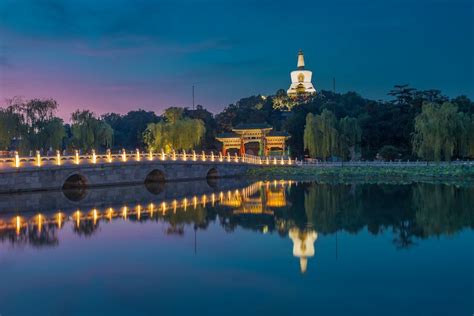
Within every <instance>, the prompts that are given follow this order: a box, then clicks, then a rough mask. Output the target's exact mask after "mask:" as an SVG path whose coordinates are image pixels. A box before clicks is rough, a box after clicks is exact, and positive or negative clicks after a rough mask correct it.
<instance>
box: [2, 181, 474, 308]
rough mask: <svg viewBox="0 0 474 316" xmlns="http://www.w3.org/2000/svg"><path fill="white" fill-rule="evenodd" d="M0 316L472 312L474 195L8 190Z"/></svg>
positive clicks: (270, 189) (187, 186)
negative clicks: (23, 193) (19, 193)
mask: <svg viewBox="0 0 474 316" xmlns="http://www.w3.org/2000/svg"><path fill="white" fill-rule="evenodd" d="M0 211H1V213H0V281H1V283H0V284H1V286H0V315H2V316H9V315H104V314H115V315H157V314H161V315H174V314H187V315H200V314H214V315H223V314H224V315H269V314H273V315H297V314H301V315H355V314H363V315H472V314H473V312H474V303H473V302H474V295H473V293H474V290H473V287H474V270H473V269H474V268H473V267H474V265H473V256H474V250H473V249H474V247H473V245H474V230H473V228H474V188H472V187H456V186H448V185H432V184H411V185H360V184H358V185H330V184H321V183H315V182H300V183H297V182H290V181H278V182H256V183H253V182H244V181H232V182H228V181H221V182H219V183H207V182H190V183H170V184H166V185H155V186H148V187H145V186H131V187H118V188H104V189H96V190H89V191H72V192H65V193H63V192H49V193H36V194H25V195H13V196H6V195H3V196H0Z"/></svg>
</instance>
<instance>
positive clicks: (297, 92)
mask: <svg viewBox="0 0 474 316" xmlns="http://www.w3.org/2000/svg"><path fill="white" fill-rule="evenodd" d="M290 76H291V85H290V88H289V89H288V91H287V93H288V95H289V96H291V97H296V96H305V95H311V94H315V93H316V89H314V87H313V84H312V83H311V77H312V76H313V72H312V71H310V70H305V69H304V55H303V52H302V51H301V49H300V51H299V52H298V69H297V70H294V71H292V72H291V74H290Z"/></svg>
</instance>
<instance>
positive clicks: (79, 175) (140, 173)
mask: <svg viewBox="0 0 474 316" xmlns="http://www.w3.org/2000/svg"><path fill="white" fill-rule="evenodd" d="M292 163H293V162H292V161H291V160H289V159H283V158H280V159H277V158H271V159H270V158H263V159H262V158H259V157H254V156H241V157H239V156H233V157H231V156H230V155H228V156H222V155H221V154H220V155H214V154H211V155H207V154H205V153H202V154H196V153H195V152H193V153H191V154H189V153H185V152H183V153H181V154H177V153H176V152H173V153H172V154H165V153H163V152H162V153H153V152H149V153H140V152H139V151H138V150H137V151H136V152H135V153H132V154H127V153H126V152H125V151H123V152H122V153H119V154H116V155H112V154H111V153H110V151H109V152H107V153H106V154H105V155H96V154H95V153H94V152H92V154H90V155H83V156H81V155H79V154H78V153H77V152H76V154H75V155H73V156H61V155H60V154H59V153H57V154H56V156H53V157H41V156H40V155H39V153H37V154H36V156H35V157H27V158H21V157H19V156H18V154H16V155H15V156H14V157H12V158H7V159H1V160H0V193H13V192H26V191H47V190H60V189H66V190H67V189H74V188H80V187H100V186H111V185H123V184H139V183H145V184H146V183H160V182H168V181H181V180H194V179H207V180H208V181H213V180H214V179H216V178H219V177H233V176H239V175H243V174H244V173H245V172H246V171H247V170H248V169H249V168H252V167H263V166H266V165H287V164H292Z"/></svg>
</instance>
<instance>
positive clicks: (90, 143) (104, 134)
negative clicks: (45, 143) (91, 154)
mask: <svg viewBox="0 0 474 316" xmlns="http://www.w3.org/2000/svg"><path fill="white" fill-rule="evenodd" d="M71 122H72V125H71V132H72V136H73V138H72V144H73V145H74V146H76V147H78V148H81V149H83V150H91V149H100V148H101V147H102V148H108V147H111V146H112V140H113V134H114V131H113V129H112V127H110V125H109V124H107V123H105V121H103V120H99V119H98V118H97V117H96V116H95V115H94V113H93V112H91V111H88V110H85V111H79V110H77V111H75V112H74V113H72V116H71Z"/></svg>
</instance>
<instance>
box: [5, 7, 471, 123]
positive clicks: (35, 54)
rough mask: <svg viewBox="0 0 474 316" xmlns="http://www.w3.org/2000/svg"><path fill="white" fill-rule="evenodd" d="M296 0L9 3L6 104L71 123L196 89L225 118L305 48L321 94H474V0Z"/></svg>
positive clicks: (163, 104) (188, 103)
mask: <svg viewBox="0 0 474 316" xmlns="http://www.w3.org/2000/svg"><path fill="white" fill-rule="evenodd" d="M285 3H287V2H286V1H277V2H266V1H265V2H264V3H257V4H256V3H253V2H244V3H239V5H237V4H236V3H232V2H226V3H220V2H218V1H217V2H215V1H189V2H187V3H186V4H182V3H181V4H174V3H172V2H160V3H159V4H158V3H152V2H132V1H127V0H123V1H120V2H101V3H100V4H95V3H94V2H93V1H88V0H86V1H81V2H76V3H63V2H62V1H56V0H51V1H47V2H43V3H41V4H40V3H36V2H35V1H28V0H26V1H23V2H15V1H5V2H2V4H0V9H1V10H0V11H2V12H9V14H8V15H6V14H3V15H2V17H1V18H0V36H1V38H2V39H4V40H3V41H2V42H1V43H0V71H1V74H0V100H2V106H3V105H4V103H5V99H8V98H13V97H15V96H21V97H24V98H25V99H33V98H39V99H43V98H52V99H55V100H56V101H57V102H58V105H59V108H58V112H57V114H58V116H59V117H61V118H63V119H64V120H65V121H67V120H69V118H70V114H71V113H72V112H73V111H74V110H76V109H84V108H88V109H91V110H92V111H93V112H94V113H96V114H97V115H102V114H105V113H109V112H115V113H120V114H126V113H127V112H129V111H131V110H138V109H144V110H146V111H154V112H155V113H157V114H161V113H162V112H163V110H164V109H165V108H167V107H170V106H180V107H188V108H191V107H192V86H193V85H194V86H195V91H196V94H195V95H196V98H195V104H201V105H202V106H203V107H204V108H206V109H208V110H209V111H210V112H212V113H214V114H215V113H218V112H220V111H222V110H223V109H224V108H225V107H226V106H228V105H229V104H232V103H235V102H236V101H238V100H239V99H241V98H245V97H248V96H252V95H259V94H260V95H273V94H275V92H276V91H277V90H278V89H285V90H286V89H287V88H288V86H289V85H290V72H291V71H292V70H295V69H296V57H297V53H298V50H299V49H302V50H303V52H304V53H305V61H306V66H307V67H306V68H307V69H308V70H311V71H313V84H314V85H315V88H316V90H317V91H321V90H332V79H333V77H334V78H336V92H338V93H345V92H349V91H354V92H357V93H359V94H360V95H361V96H362V97H364V98H368V99H374V100H379V99H382V100H388V99H389V97H388V95H387V93H388V92H389V91H390V90H391V89H392V88H393V86H394V85H396V84H405V83H408V84H410V86H411V87H414V88H417V89H420V90H426V89H438V90H441V92H442V93H443V94H444V95H447V96H449V97H450V98H452V97H456V96H459V95H466V96H468V97H469V98H472V97H473V96H474V82H473V75H472V73H473V59H472V56H473V55H474V44H473V41H469V40H466V38H468V39H469V38H471V39H472V38H474V36H473V35H474V31H473V27H472V22H471V19H472V12H473V10H472V9H473V6H472V3H471V1H464V0H457V1H454V2H453V1H444V0H440V1H431V0H424V1H399V0H390V1H386V2H384V3H375V2H371V1H366V2H364V5H360V4H355V3H353V2H351V1H347V0H340V1H337V2H336V3H332V4H322V3H319V2H318V3H310V4H308V6H307V7H305V10H301V9H299V8H298V7H297V6H295V5H289V6H287V7H285V6H284V5H283V4H285ZM427 5H429V6H430V10H426V6H427ZM269 11H270V12H271V13H272V14H266V13H268V12H269ZM202 12H206V13H202ZM199 13H201V14H199ZM329 16H331V19H329ZM239 17H240V18H242V19H245V18H247V19H248V20H249V21H250V23H248V24H246V23H244V24H243V23H240V21H239V20H238V18H239ZM180 21H187V23H181V22H180ZM295 21H297V22H298V23H294V22H295ZM440 21H450V23H448V25H446V24H445V23H440ZM188 25H191V26H192V27H189V26H188ZM440 43H441V45H440ZM282 44H285V45H282ZM282 47H283V48H282Z"/></svg>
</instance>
